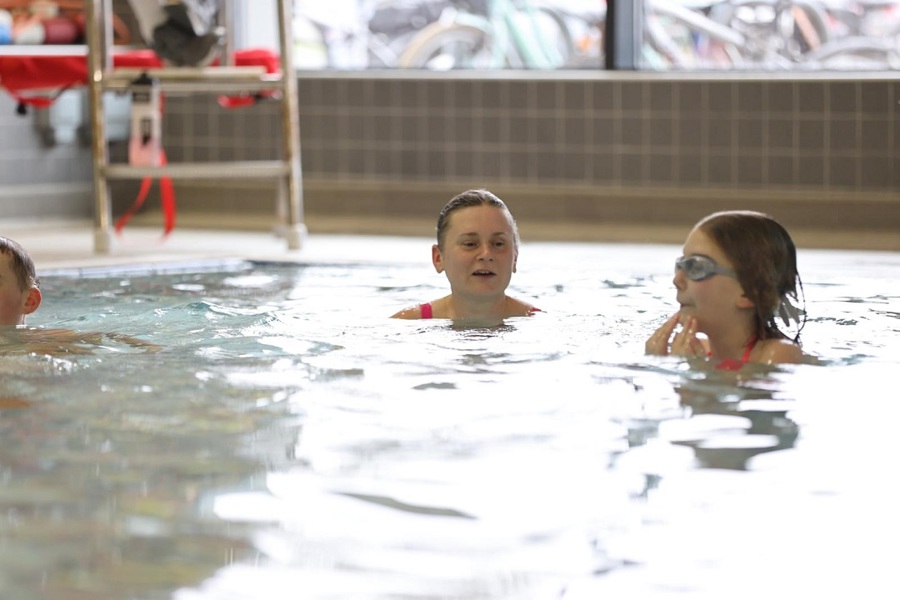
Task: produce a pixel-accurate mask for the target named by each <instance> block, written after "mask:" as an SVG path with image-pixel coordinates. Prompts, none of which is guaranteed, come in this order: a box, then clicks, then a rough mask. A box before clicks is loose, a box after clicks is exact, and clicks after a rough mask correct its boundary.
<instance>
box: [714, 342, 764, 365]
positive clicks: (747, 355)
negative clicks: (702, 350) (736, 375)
mask: <svg viewBox="0 0 900 600" xmlns="http://www.w3.org/2000/svg"><path fill="white" fill-rule="evenodd" d="M756 342H757V337H756V336H755V335H754V336H753V337H752V338H751V339H750V342H749V343H748V344H747V348H746V349H745V350H744V356H742V357H741V360H735V359H733V358H726V359H724V360H723V361H722V362H720V363H719V364H717V365H716V369H719V370H720V371H737V370H738V369H740V368H741V367H743V366H744V365H745V364H746V363H747V362H749V361H750V352H752V351H753V348H754V347H755V346H756ZM707 356H712V352H710V353H709V354H707Z"/></svg>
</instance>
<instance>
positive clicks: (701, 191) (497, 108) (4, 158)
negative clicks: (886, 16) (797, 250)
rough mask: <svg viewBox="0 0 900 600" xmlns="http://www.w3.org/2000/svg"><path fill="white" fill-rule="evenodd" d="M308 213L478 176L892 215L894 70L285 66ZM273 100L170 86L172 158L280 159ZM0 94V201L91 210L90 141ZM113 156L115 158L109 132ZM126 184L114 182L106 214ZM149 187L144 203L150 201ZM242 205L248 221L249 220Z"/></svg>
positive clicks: (212, 189) (268, 191)
mask: <svg viewBox="0 0 900 600" xmlns="http://www.w3.org/2000/svg"><path fill="white" fill-rule="evenodd" d="M299 94H300V98H299V105H300V130H301V155H302V168H303V193H304V198H303V199H304V208H305V213H306V215H307V216H308V217H309V218H310V219H311V220H312V219H313V218H315V217H316V216H333V217H341V216H348V217H360V216H367V215H371V216H380V217H387V218H388V222H391V221H392V218H395V219H393V222H394V223H396V224H398V226H399V223H401V222H402V220H403V219H406V218H418V217H422V218H429V219H430V218H433V217H434V215H435V214H436V211H437V210H438V209H439V208H440V206H441V205H442V204H443V202H444V201H446V199H448V198H449V197H450V196H451V195H452V194H454V193H456V192H457V191H460V190H461V189H464V188H468V187H474V186H486V187H490V188H492V189H494V190H495V191H497V192H498V193H500V194H501V195H502V196H505V197H507V199H508V200H510V202H511V203H513V204H514V206H515V210H516V215H517V217H518V218H519V220H520V221H523V222H524V221H529V222H533V221H541V222H544V223H547V224H566V223H574V224H580V225H591V224H603V225H607V226H609V225H615V224H623V225H628V224H635V223H641V224H651V225H652V224H654V223H660V224H670V225H672V226H673V227H676V228H680V229H682V230H683V227H684V226H687V225H689V224H690V223H692V222H694V221H695V220H696V218H697V217H698V216H700V215H702V214H705V213H707V212H710V211H712V210H718V209H724V208H734V207H742V208H755V209H760V210H765V211H768V212H771V213H773V214H775V215H776V216H778V217H779V218H781V219H782V220H783V221H784V222H785V223H786V224H787V225H788V226H791V227H801V226H802V227H811V228H822V229H834V228H839V229H852V230H861V231H862V232H867V231H871V232H873V233H884V232H888V231H890V230H892V229H896V226H897V224H898V223H900V77H898V76H897V75H896V74H892V73H880V74H873V75H871V76H867V75H865V74H863V75H860V74H852V76H851V75H850V74H847V75H834V76H829V77H827V78H826V77H823V76H822V75H821V74H803V73H800V74H797V73H793V74H790V76H788V75H787V74H783V75H782V74H709V75H702V74H690V75H687V74H654V73H622V72H617V73H606V72H593V71H591V72H571V73H525V74H523V73H494V74H490V75H489V76H476V75H472V74H465V73H451V74H434V73H412V72H388V73H323V72H302V73H300V76H299ZM277 110H278V107H277V105H276V104H274V103H271V104H266V103H263V104H259V105H256V106H253V107H250V108H242V109H224V108H220V107H219V106H218V105H217V104H216V103H215V101H214V99H211V98H210V97H208V96H191V97H173V98H170V99H169V102H168V105H167V113H166V120H165V131H164V143H165V147H166V150H167V153H168V156H169V159H170V161H173V162H176V161H205V160H210V161H213V160H231V159H235V160H242V159H250V158H270V157H275V156H277V152H278V149H279V147H280V140H279V128H278V113H277ZM32 121H33V118H31V117H26V118H23V117H21V116H17V115H15V103H14V102H13V101H12V100H11V99H10V98H8V97H7V96H5V95H3V96H0V132H2V133H3V138H4V139H7V140H11V139H16V140H22V142H21V144H17V145H12V144H4V145H3V147H2V149H0V182H2V183H0V192H2V193H0V218H4V217H27V216H29V214H33V215H43V216H47V215H50V216H53V215H57V214H58V215H59V216H72V215H83V216H86V217H88V216H90V210H91V207H92V202H91V201H90V196H91V191H90V190H91V187H90V177H91V176H90V151H89V148H87V147H84V146H82V145H81V144H79V142H78V141H76V142H73V143H70V144H57V146H55V147H49V148H48V147H45V146H44V145H42V144H41V142H40V140H39V139H38V134H37V132H36V129H35V127H34V126H33V123H32ZM112 156H113V157H119V158H124V147H123V144H122V143H113V148H112ZM135 185H136V184H134V183H132V182H117V183H116V184H115V185H114V188H113V201H114V206H115V212H116V213H118V212H121V211H122V210H124V208H125V207H126V206H127V205H128V204H130V202H131V201H132V200H133V198H134V196H135V193H136V187H135ZM176 189H177V193H178V203H179V208H180V210H181V211H182V214H183V215H189V214H193V215H198V216H199V217H200V219H199V221H200V222H203V223H208V224H210V225H213V226H215V225H217V220H218V219H219V218H220V217H222V216H223V215H227V216H228V217H229V218H231V219H233V218H234V216H236V215H237V216H239V217H242V222H243V223H246V224H250V223H253V222H254V219H256V218H257V217H258V220H259V221H260V222H266V221H268V220H269V219H270V218H271V217H272V216H273V215H274V197H275V194H274V188H268V187H265V186H263V187H260V185H259V184H258V183H246V184H240V183H238V184H237V185H231V184H230V183H229V186H227V188H225V189H223V187H221V186H219V185H215V184H211V183H209V182H197V183H192V182H185V181H181V182H178V183H177V184H176ZM154 200H155V198H151V199H150V201H149V202H148V204H147V205H148V206H149V207H150V210H152V209H153V208H154V207H158V202H155V201H154ZM244 217H245V218H244Z"/></svg>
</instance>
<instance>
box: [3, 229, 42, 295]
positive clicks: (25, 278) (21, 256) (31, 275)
mask: <svg viewBox="0 0 900 600" xmlns="http://www.w3.org/2000/svg"><path fill="white" fill-rule="evenodd" d="M0 254H3V255H5V256H8V257H9V262H10V266H11V267H12V271H13V273H15V275H16V281H17V282H18V284H19V289H20V290H22V291H23V292H24V291H25V290H27V289H30V288H31V287H38V283H39V282H38V278H37V271H36V270H35V268H34V261H33V260H32V259H31V255H30V254H28V251H27V250H25V248H23V247H22V246H21V245H20V244H19V243H18V242H14V241H13V240H11V239H9V238H5V237H3V236H0Z"/></svg>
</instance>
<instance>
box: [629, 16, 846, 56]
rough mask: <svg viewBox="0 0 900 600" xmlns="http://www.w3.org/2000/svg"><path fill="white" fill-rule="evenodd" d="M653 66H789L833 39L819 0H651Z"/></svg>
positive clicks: (647, 52) (647, 49)
mask: <svg viewBox="0 0 900 600" xmlns="http://www.w3.org/2000/svg"><path fill="white" fill-rule="evenodd" d="M644 6H645V13H644V36H645V37H644V45H643V49H642V50H643V52H642V56H643V59H644V61H645V66H647V67H649V68H657V69H659V68H723V67H736V68H749V67H766V68H772V67H776V68H789V67H790V65H792V64H795V63H797V62H800V61H802V60H803V55H804V54H805V53H806V52H808V51H809V50H810V49H812V48H815V47H818V46H820V45H821V44H822V43H823V41H824V40H827V39H829V31H828V25H827V20H826V15H825V14H824V13H823V12H822V10H821V6H820V5H819V4H818V3H817V2H816V0H726V1H724V2H723V1H718V2H716V1H709V0H699V1H698V0H645V3H644Z"/></svg>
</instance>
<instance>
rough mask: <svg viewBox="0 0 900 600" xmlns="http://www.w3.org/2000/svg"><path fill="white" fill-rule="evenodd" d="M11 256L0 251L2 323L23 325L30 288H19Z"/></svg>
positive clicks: (0, 321)
mask: <svg viewBox="0 0 900 600" xmlns="http://www.w3.org/2000/svg"><path fill="white" fill-rule="evenodd" d="M11 262H12V261H11V260H10V257H9V256H8V255H6V254H3V253H0V325H21V324H22V323H24V318H25V314H27V313H28V312H31V311H30V310H28V300H29V290H21V289H19V280H18V279H17V278H16V274H15V272H14V271H13V270H12V266H11Z"/></svg>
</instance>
